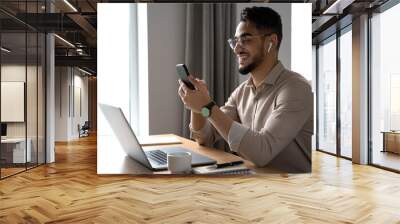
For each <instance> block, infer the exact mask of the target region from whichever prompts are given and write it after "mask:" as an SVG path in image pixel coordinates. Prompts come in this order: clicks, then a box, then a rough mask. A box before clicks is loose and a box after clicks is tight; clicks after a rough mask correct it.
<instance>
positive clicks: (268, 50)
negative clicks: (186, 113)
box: [178, 7, 313, 172]
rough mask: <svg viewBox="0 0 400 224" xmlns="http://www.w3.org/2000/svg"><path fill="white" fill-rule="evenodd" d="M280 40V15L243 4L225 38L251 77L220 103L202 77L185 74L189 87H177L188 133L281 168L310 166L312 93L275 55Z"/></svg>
mask: <svg viewBox="0 0 400 224" xmlns="http://www.w3.org/2000/svg"><path fill="white" fill-rule="evenodd" d="M281 41H282V22H281V18H280V15H279V14H278V13H277V12H275V11H274V10H272V9H270V8H268V7H252V8H245V9H244V10H243V11H242V13H241V20H240V23H239V24H238V26H237V28H236V33H235V37H234V38H232V39H229V40H228V42H229V44H230V46H231V48H232V49H233V51H234V53H235V55H236V56H237V59H238V64H239V72H240V73H241V74H248V73H250V75H251V77H250V78H249V79H248V80H247V81H245V82H243V83H242V84H241V85H239V87H237V88H236V89H235V90H234V91H233V93H232V94H231V96H230V97H229V99H228V101H227V102H226V103H225V105H224V106H223V107H221V108H219V107H218V106H217V105H216V104H215V103H214V102H213V101H212V99H211V97H210V95H209V93H208V89H207V86H206V84H205V83H204V81H202V80H198V79H195V78H193V77H192V76H191V77H190V81H191V82H192V83H193V84H194V86H195V87H196V89H195V90H190V89H189V88H187V87H186V86H185V84H184V83H183V82H181V81H179V83H180V86H179V90H178V93H179V95H180V97H181V99H182V101H183V103H184V104H185V106H186V108H188V109H190V110H191V124H190V126H189V127H190V129H191V132H192V135H193V138H194V139H195V140H196V141H197V142H198V143H199V144H203V145H208V146H211V145H212V144H213V143H214V142H215V141H216V140H218V139H219V138H220V137H222V138H223V139H224V140H225V141H227V142H228V144H229V147H230V149H231V150H232V151H233V152H236V153H237V154H238V155H239V156H241V157H243V158H245V159H247V160H250V161H252V162H253V163H254V164H255V165H256V166H258V167H264V166H268V167H273V168H277V169H280V170H282V171H285V172H310V171H311V136H312V134H313V95H312V91H311V87H310V85H309V83H308V81H307V80H306V79H304V78H303V77H302V76H301V75H299V74H297V73H294V72H292V71H289V70H287V69H285V68H284V67H283V65H282V64H281V62H280V61H279V60H278V51H279V46H280V44H281Z"/></svg>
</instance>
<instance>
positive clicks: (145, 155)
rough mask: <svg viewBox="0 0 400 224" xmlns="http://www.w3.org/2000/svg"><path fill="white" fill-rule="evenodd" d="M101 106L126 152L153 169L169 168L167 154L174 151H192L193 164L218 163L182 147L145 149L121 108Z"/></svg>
mask: <svg viewBox="0 0 400 224" xmlns="http://www.w3.org/2000/svg"><path fill="white" fill-rule="evenodd" d="M99 106H100V109H101V110H102V112H103V114H104V116H105V118H106V120H107V121H108V123H109V124H110V126H111V129H112V130H113V131H114V133H115V136H116V137H117V139H118V141H119V142H120V143H121V145H122V148H123V149H124V151H125V152H126V154H127V155H128V156H129V157H131V158H132V159H134V160H136V161H138V162H139V163H141V164H142V165H144V166H145V167H147V168H149V169H151V170H153V171H159V170H166V169H168V166H167V154H168V153H173V152H190V153H191V154H192V166H204V165H212V164H215V163H217V161H215V160H213V159H211V158H209V157H207V156H203V155H200V154H198V153H195V152H193V151H191V150H190V149H186V148H182V147H165V148H157V149H154V150H149V151H144V150H143V148H142V146H141V145H140V143H139V141H138V139H137V137H136V135H135V133H134V132H133V130H132V128H131V126H130V124H129V123H128V121H127V119H126V117H125V116H124V113H123V112H122V110H121V108H118V107H114V106H110V105H105V104H99Z"/></svg>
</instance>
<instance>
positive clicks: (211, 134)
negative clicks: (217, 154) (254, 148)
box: [189, 87, 240, 147]
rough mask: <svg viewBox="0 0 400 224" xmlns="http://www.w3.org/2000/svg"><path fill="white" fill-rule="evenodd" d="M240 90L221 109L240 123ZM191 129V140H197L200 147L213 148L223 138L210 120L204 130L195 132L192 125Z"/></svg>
mask: <svg viewBox="0 0 400 224" xmlns="http://www.w3.org/2000/svg"><path fill="white" fill-rule="evenodd" d="M238 89H239V87H238V88H237V89H235V91H233V92H232V94H231V96H230V97H229V98H228V101H226V103H225V105H224V106H222V107H220V109H221V111H222V112H224V113H225V114H226V115H228V116H229V117H231V118H232V119H233V120H234V121H237V122H240V119H239V117H238V113H237V104H236V101H237V92H238ZM189 129H190V132H191V138H192V139H195V140H196V141H197V142H198V143H199V144H200V145H205V146H208V147H212V146H213V145H214V143H215V142H216V141H218V140H219V139H221V138H222V137H221V135H220V134H219V133H218V131H217V130H216V129H215V128H214V126H213V125H212V124H211V123H210V122H209V121H208V120H206V122H205V124H204V126H203V128H201V129H200V130H194V129H193V128H192V124H191V123H190V124H189Z"/></svg>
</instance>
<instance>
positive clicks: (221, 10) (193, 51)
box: [182, 3, 238, 137]
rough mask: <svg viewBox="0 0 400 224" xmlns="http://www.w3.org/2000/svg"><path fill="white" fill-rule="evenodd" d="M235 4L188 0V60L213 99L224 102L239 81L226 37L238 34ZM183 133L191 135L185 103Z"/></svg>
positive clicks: (193, 72) (186, 57)
mask: <svg viewBox="0 0 400 224" xmlns="http://www.w3.org/2000/svg"><path fill="white" fill-rule="evenodd" d="M236 25H237V24H236V5H235V4H222V3H219V4H206V3H203V4H188V5H187V7H186V42H185V63H186V64H187V65H188V68H189V70H190V72H191V73H192V74H195V75H196V76H197V77H198V78H200V79H204V80H205V81H206V83H207V85H208V88H209V91H210V94H211V96H212V98H213V99H214V101H215V102H216V103H217V104H218V105H219V106H222V105H223V104H224V103H225V101H226V100H227V99H228V97H229V96H230V94H231V92H232V91H233V90H234V89H235V87H236V86H237V85H238V72H237V66H236V62H235V57H234V54H233V52H232V50H231V49H230V47H229V45H228V43H227V39H228V38H229V37H231V36H233V35H234V34H235V29H236ZM182 113H183V122H182V124H183V125H182V136H184V137H189V136H190V131H189V123H190V111H189V110H187V109H185V108H184V107H183V106H182Z"/></svg>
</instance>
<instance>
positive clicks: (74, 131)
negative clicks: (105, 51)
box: [55, 67, 88, 141]
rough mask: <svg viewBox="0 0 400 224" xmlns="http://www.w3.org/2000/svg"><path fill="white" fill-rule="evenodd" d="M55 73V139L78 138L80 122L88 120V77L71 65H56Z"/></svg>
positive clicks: (67, 139)
mask: <svg viewBox="0 0 400 224" xmlns="http://www.w3.org/2000/svg"><path fill="white" fill-rule="evenodd" d="M55 74H56V75H55V141H69V140H73V139H77V138H78V137H79V132H78V124H80V125H81V126H82V125H83V124H84V122H85V121H87V120H88V78H87V76H83V73H82V72H80V71H79V70H77V69H76V68H71V67H56V69H55ZM79 89H80V95H81V96H80V101H81V103H79V98H78V97H77V96H78V91H77V90H79ZM79 104H80V105H81V110H82V113H79V106H77V105H79ZM74 110H75V111H74Z"/></svg>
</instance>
